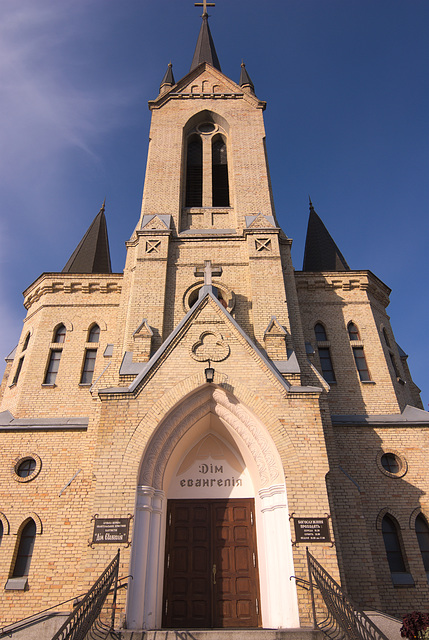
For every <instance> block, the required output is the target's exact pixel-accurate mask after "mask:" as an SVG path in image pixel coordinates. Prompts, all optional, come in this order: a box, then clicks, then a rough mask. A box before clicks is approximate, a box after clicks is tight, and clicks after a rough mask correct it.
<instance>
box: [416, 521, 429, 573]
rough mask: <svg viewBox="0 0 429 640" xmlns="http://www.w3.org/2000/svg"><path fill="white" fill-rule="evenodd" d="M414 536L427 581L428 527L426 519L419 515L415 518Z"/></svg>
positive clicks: (428, 566) (428, 555) (428, 559)
mask: <svg viewBox="0 0 429 640" xmlns="http://www.w3.org/2000/svg"><path fill="white" fill-rule="evenodd" d="M416 536H417V541H418V543H419V547H420V553H421V554H422V560H423V565H424V568H425V571H426V575H427V578H428V580H429V527H428V523H427V522H426V519H425V518H424V517H423V516H422V514H419V515H418V516H417V518H416Z"/></svg>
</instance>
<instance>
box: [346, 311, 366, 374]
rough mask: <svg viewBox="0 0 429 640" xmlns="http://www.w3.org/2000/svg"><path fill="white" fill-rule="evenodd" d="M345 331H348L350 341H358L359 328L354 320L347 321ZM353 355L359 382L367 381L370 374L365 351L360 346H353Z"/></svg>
mask: <svg viewBox="0 0 429 640" xmlns="http://www.w3.org/2000/svg"><path fill="white" fill-rule="evenodd" d="M347 331H348V332H349V338H350V342H351V343H353V342H356V341H360V334H359V329H358V328H357V326H356V325H355V323H354V322H349V324H348V325H347ZM352 350H353V357H354V359H355V365H356V369H357V372H358V374H359V379H360V381H361V382H369V381H370V380H371V376H370V375H369V369H368V365H367V363H366V358H365V353H364V350H363V347H362V346H360V345H359V346H353V344H352Z"/></svg>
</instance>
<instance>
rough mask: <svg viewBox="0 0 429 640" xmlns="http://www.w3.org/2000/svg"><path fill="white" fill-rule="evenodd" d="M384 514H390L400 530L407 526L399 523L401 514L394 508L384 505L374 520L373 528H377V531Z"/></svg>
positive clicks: (379, 528) (379, 529)
mask: <svg viewBox="0 0 429 640" xmlns="http://www.w3.org/2000/svg"><path fill="white" fill-rule="evenodd" d="M386 514H387V515H389V516H392V518H394V519H395V520H396V523H397V525H398V527H399V528H400V529H401V530H403V529H406V528H407V527H405V526H403V524H402V523H401V516H400V515H399V514H398V513H397V512H396V511H395V509H391V508H390V507H384V509H381V511H379V512H378V514H377V518H376V521H375V528H376V529H377V531H381V522H382V520H383V518H384V516H385V515H386Z"/></svg>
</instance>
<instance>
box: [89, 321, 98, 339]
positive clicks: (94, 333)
mask: <svg viewBox="0 0 429 640" xmlns="http://www.w3.org/2000/svg"><path fill="white" fill-rule="evenodd" d="M99 340H100V327H99V326H98V324H94V325H92V327H91V329H90V330H89V334H88V342H98V341H99Z"/></svg>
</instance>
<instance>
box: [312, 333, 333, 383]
mask: <svg viewBox="0 0 429 640" xmlns="http://www.w3.org/2000/svg"><path fill="white" fill-rule="evenodd" d="M314 335H315V336H316V341H317V351H318V354H319V360H320V367H321V369H322V375H323V377H324V378H325V380H326V382H336V378H335V372H334V367H333V364H332V359H331V351H330V348H329V344H326V343H327V342H328V337H327V335H326V330H325V327H324V326H323V324H321V323H320V322H318V323H317V324H316V325H315V327H314ZM319 343H323V344H319Z"/></svg>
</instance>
